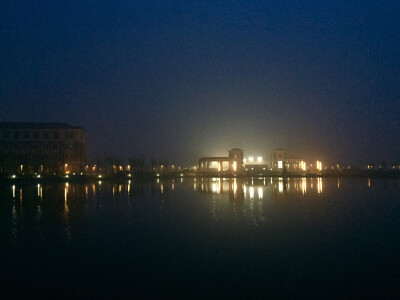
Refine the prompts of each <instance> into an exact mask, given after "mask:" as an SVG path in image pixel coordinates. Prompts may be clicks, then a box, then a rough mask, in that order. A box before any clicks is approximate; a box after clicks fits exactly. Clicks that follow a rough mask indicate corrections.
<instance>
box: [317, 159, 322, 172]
mask: <svg viewBox="0 0 400 300" xmlns="http://www.w3.org/2000/svg"><path fill="white" fill-rule="evenodd" d="M317 170H319V171H322V162H320V161H319V160H317Z"/></svg>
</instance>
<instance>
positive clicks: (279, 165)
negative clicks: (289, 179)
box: [278, 160, 283, 169]
mask: <svg viewBox="0 0 400 300" xmlns="http://www.w3.org/2000/svg"><path fill="white" fill-rule="evenodd" d="M282 168H283V163H282V161H281V160H279V161H278V169H282Z"/></svg>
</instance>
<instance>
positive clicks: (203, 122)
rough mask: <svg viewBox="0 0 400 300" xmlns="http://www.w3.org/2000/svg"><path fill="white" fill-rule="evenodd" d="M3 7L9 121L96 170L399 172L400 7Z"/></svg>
mask: <svg viewBox="0 0 400 300" xmlns="http://www.w3.org/2000/svg"><path fill="white" fill-rule="evenodd" d="M60 2H61V1H54V0H52V1H45V0H41V1H12V0H11V1H6V0H4V1H1V6H0V25H1V27H0V30H1V32H0V34H1V43H0V51H1V56H0V57H1V62H0V112H1V114H0V121H33V122H67V123H70V124H72V125H82V126H84V127H85V129H86V131H87V150H88V158H89V159H95V158H96V157H98V156H103V154H104V153H115V154H117V155H119V156H120V157H122V158H129V157H137V156H144V157H147V158H153V157H154V158H155V157H157V158H163V159H168V160H170V161H174V162H176V163H183V164H186V165H194V164H196V162H197V159H198V158H199V157H201V156H213V155H219V156H221V155H227V151H228V150H229V149H230V148H233V147H239V148H242V149H244V150H245V156H248V155H255V156H256V155H263V156H265V157H266V156H267V155H268V154H269V152H270V150H271V149H273V148H280V147H283V148H286V149H287V150H288V151H289V152H290V153H292V154H298V155H302V156H303V157H304V158H306V159H313V160H314V159H322V160H323V161H325V162H327V163H336V162H339V163H346V164H349V163H351V164H360V165H361V164H364V163H368V162H370V161H372V160H374V161H378V162H380V161H382V160H388V161H395V160H397V161H400V1H398V0H397V1H322V0H319V1H293V0H291V1H266V0H263V1H249V0H246V1H216V0H213V1H205V0H203V1H188V0H185V1H151V0H146V1H132V0H130V1H63V3H60Z"/></svg>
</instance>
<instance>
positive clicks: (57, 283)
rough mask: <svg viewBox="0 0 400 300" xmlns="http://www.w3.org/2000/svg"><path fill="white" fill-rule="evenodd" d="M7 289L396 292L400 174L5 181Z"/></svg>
mask: <svg viewBox="0 0 400 300" xmlns="http://www.w3.org/2000/svg"><path fill="white" fill-rule="evenodd" d="M0 239H1V246H0V251H1V253H0V276H1V277H0V292H1V295H0V297H1V298H2V299H5V298H8V297H22V296H24V297H29V298H33V297H35V298H37V297H38V296H44V297H56V298H83V297H88V296H89V297H93V298H94V297H99V296H100V297H102V298H103V297H108V298H111V297H115V298H117V297H118V298H120V297H121V296H122V297H129V298H134V297H143V298H151V297H154V296H157V297H163V298H170V297H173V296H177V297H185V298H194V297H195V298H197V297H219V298H221V297H224V298H225V297H233V298H262V297H266V296H269V295H272V296H275V297H291V298H296V299H298V298H300V297H302V296H311V297H314V298H320V297H326V296H333V297H341V296H348V297H350V296H351V297H352V296H356V297H361V296H369V297H379V298H390V297H394V296H396V293H397V292H398V287H399V285H400V180H399V179H393V180H390V179H385V180H379V179H375V180H372V179H371V180H368V179H318V178H314V179H310V178H308V179H305V178H303V179H302V178H292V179H287V180H283V179H279V178H276V179H271V178H265V179H264V178H261V179H259V178H253V179H251V178H250V179H247V180H233V179H227V180H222V179H204V180H202V179H197V180H194V179H180V180H174V181H172V180H169V181H163V180H158V181H154V182H148V183H134V182H130V181H129V182H128V181H127V182H124V183H117V184H115V183H108V182H96V183H90V184H71V183H67V184H49V185H46V184H31V185H27V184H25V185H18V184H16V185H9V184H2V185H1V186H0Z"/></svg>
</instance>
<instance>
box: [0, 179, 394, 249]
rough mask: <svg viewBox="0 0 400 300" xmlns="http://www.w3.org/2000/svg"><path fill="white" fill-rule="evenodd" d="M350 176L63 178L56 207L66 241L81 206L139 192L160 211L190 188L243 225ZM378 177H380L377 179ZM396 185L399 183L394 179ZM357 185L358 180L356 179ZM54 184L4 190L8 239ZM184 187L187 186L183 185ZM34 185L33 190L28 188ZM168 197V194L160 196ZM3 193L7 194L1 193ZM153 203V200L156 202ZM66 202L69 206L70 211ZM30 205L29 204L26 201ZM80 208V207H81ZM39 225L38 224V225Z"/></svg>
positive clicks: (44, 206)
mask: <svg viewBox="0 0 400 300" xmlns="http://www.w3.org/2000/svg"><path fill="white" fill-rule="evenodd" d="M350 181H351V179H349V180H346V179H340V178H336V179H326V178H305V177H304V178H282V177H277V178H264V177H262V178H257V177H253V178H247V179H242V178H229V179H228V178H187V179H185V180H183V178H181V179H180V180H178V181H175V180H173V179H172V180H164V179H160V178H158V179H157V180H156V181H154V182H152V183H143V184H138V183H136V182H134V181H131V180H127V181H126V182H123V183H111V182H106V183H104V184H103V185H102V182H101V181H97V182H95V183H87V184H75V183H69V182H67V183H65V184H64V185H63V189H62V192H63V194H62V195H63V208H62V211H61V216H62V223H63V228H64V233H65V238H66V240H67V241H70V240H71V239H72V238H73V233H72V230H71V226H72V223H71V222H72V219H75V218H76V214H78V216H79V217H81V218H84V215H85V213H84V211H85V210H86V211H92V210H97V209H103V203H104V201H105V203H107V207H109V205H110V203H109V200H111V203H112V206H115V205H120V206H121V207H126V208H127V209H132V208H133V206H132V204H133V203H134V202H132V200H133V199H135V198H136V196H138V195H142V196H145V197H147V196H146V195H150V197H151V198H152V199H153V200H154V201H155V202H154V201H153V203H154V204H155V205H156V206H158V207H159V210H160V211H162V210H164V209H166V205H167V203H168V202H166V199H167V198H168V199H169V200H168V201H169V202H171V199H173V198H174V194H175V193H177V194H178V193H179V194H180V193H185V195H187V197H188V198H189V199H190V197H192V196H190V194H191V193H195V194H198V195H204V196H202V199H203V198H204V199H205V202H202V205H203V207H207V205H208V211H209V218H210V219H211V220H214V221H215V220H220V221H221V220H224V219H227V218H228V216H229V215H232V216H233V217H234V219H236V220H239V219H240V220H242V221H243V220H244V221H245V223H246V224H253V225H260V224H262V223H263V222H265V220H266V219H267V218H266V214H267V213H266V209H268V206H269V205H270V204H269V203H273V202H276V201H285V200H288V199H291V198H293V197H294V198H296V199H301V198H304V199H307V200H311V199H317V198H319V197H324V195H325V194H326V193H327V194H332V193H336V194H337V195H340V194H338V193H340V191H342V190H344V189H345V187H346V186H347V187H348V186H349V185H352V184H353V183H351V182H350ZM377 181H378V182H379V180H377ZM362 182H365V183H364V184H365V185H364V186H365V187H366V188H368V189H370V188H371V187H372V186H373V184H372V182H374V180H372V179H370V178H367V179H358V180H357V185H360V183H362ZM398 185H400V184H398ZM361 186H362V184H361ZM58 187H59V185H46V184H37V185H35V186H30V185H24V186H16V185H15V184H14V185H12V186H11V189H10V190H11V191H10V193H9V194H8V197H9V199H10V200H11V201H12V202H13V203H12V206H11V207H10V208H11V209H10V213H9V215H10V220H11V222H10V231H11V235H12V240H13V241H14V242H15V241H16V240H17V239H18V236H19V234H18V222H19V221H22V220H21V218H22V216H23V215H22V211H23V207H24V203H25V202H27V203H28V202H32V201H33V202H34V203H35V216H36V220H37V222H38V224H39V223H40V222H41V220H42V219H43V216H44V215H46V210H49V209H51V208H52V206H53V205H54V206H56V205H57V199H58V198H59V192H60V189H59V188H58ZM187 187H191V190H188V189H187ZM17 190H18V196H19V201H18V202H17V203H15V198H16V191H17ZM33 190H34V191H35V192H34V193H33ZM165 197H167V198H165ZM3 198H5V199H6V198H7V197H3ZM157 202H158V204H157ZM71 205H73V207H74V209H73V210H71ZM30 208H31V206H30ZM81 210H83V212H82V211H81ZM37 226H40V225H37Z"/></svg>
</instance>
